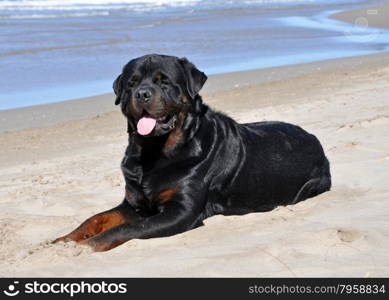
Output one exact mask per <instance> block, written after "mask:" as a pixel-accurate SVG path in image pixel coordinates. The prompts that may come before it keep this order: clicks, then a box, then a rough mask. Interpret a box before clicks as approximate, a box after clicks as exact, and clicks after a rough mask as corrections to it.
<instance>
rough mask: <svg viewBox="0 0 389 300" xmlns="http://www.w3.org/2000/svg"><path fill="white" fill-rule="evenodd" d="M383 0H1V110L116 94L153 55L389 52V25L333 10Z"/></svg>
mask: <svg viewBox="0 0 389 300" xmlns="http://www.w3.org/2000/svg"><path fill="white" fill-rule="evenodd" d="M384 2H387V1H383V0H381V1H380V0H377V1H361V0H326V1H325V0H311V1H307V0H305V1H298V0H295V1H287V0H278V1H277V0H245V1H238V0H230V1H226V0H215V1H209V0H208V1H207V0H198V1H192V0H187V1H183V0H181V1H178V0H177V1H176V0H159V1H158V0H133V1H132V0H6V1H3V0H0V109H1V110H4V109H11V108H17V107H23V106H30V105H37V104H43V103H49V102H56V101H63V100H69V99H75V98H82V97H87V96H93V95H98V94H102V93H107V92H110V91H111V87H112V81H113V79H114V78H115V77H116V76H117V75H118V74H119V73H120V71H121V68H122V66H123V65H124V64H125V63H126V62H128V61H129V60H130V59H132V58H135V57H137V56H140V55H144V54H147V53H161V54H170V55H176V56H180V57H181V56H185V57H187V58H189V59H190V60H191V61H193V62H194V63H195V64H196V65H197V66H198V67H199V68H200V69H201V70H203V71H205V72H206V73H207V74H216V73H223V72H230V71H239V70H248V69H254V68H267V67H273V66H280V65H289V64H298V63H305V62H312V61H319V60H325V59H331V58H339V57H348V56H357V55H364V54H371V53H379V52H385V51H389V31H388V30H385V29H380V28H372V27H368V26H358V23H357V25H355V24H348V23H344V22H340V21H336V20H334V19H331V18H329V16H330V15H331V14H333V13H336V12H340V11H344V10H348V9H352V8H359V7H363V6H369V5H374V4H380V3H384ZM388 17H389V16H388Z"/></svg>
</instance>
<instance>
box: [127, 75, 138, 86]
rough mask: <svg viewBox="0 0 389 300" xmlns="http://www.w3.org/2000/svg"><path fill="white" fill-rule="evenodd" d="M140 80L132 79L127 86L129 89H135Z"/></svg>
mask: <svg viewBox="0 0 389 300" xmlns="http://www.w3.org/2000/svg"><path fill="white" fill-rule="evenodd" d="M138 81H139V80H138V78H137V77H132V78H130V80H129V81H128V83H127V86H128V87H129V88H133V87H134V86H135V85H136V84H137V83H138Z"/></svg>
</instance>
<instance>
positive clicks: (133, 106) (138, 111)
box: [113, 54, 207, 137]
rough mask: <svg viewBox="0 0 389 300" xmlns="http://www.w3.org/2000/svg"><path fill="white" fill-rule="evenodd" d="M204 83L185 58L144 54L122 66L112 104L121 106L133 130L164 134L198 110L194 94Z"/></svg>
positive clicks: (203, 78)
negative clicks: (187, 115)
mask: <svg viewBox="0 0 389 300" xmlns="http://www.w3.org/2000/svg"><path fill="white" fill-rule="evenodd" d="M206 80H207V76H206V75H205V74H204V73H203V72H201V71H199V70H198V69H197V68H196V67H195V66H194V65H193V64H192V63H190V62H189V61H188V60H187V59H186V58H177V57H174V56H166V55H157V54H151V55H145V56H142V57H139V58H136V59H133V60H131V61H130V62H129V63H128V64H127V65H125V66H124V68H123V71H122V74H120V75H119V76H118V78H117V79H116V80H115V81H114V83H113V89H114V92H115V94H116V101H115V104H119V103H120V104H121V109H122V112H123V114H124V115H125V116H126V117H127V118H128V122H129V126H131V129H132V130H133V131H136V132H137V133H138V134H140V135H142V136H144V137H152V136H161V135H165V134H167V133H169V132H171V131H173V130H174V128H175V127H176V126H179V124H178V123H179V122H178V119H179V118H181V119H182V118H185V116H186V114H187V113H189V112H195V111H196V109H198V108H197V106H198V105H199V103H196V102H197V101H200V100H198V99H197V98H199V97H197V95H198V92H199V91H200V89H201V88H202V86H203V84H204V83H205V81H206ZM181 121H182V120H181ZM181 125H182V122H181Z"/></svg>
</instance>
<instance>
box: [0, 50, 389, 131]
mask: <svg viewBox="0 0 389 300" xmlns="http://www.w3.org/2000/svg"><path fill="white" fill-rule="evenodd" d="M387 61H389V52H384V53H378V54H369V55H362V56H353V57H346V58H336V59H330V60H324V61H317V62H311V63H304V64H295V65H286V66H280V67H272V68H264V69H253V70H247V71H237V72H229V73H222V74H215V75H210V76H209V77H208V80H207V82H206V84H205V86H204V88H203V89H202V90H201V91H200V94H201V95H202V96H203V97H204V98H205V101H204V102H205V103H207V97H209V96H210V97H212V95H214V94H215V93H219V92H227V91H231V90H236V89H240V88H244V87H249V86H252V85H258V84H266V83H270V82H277V81H282V80H287V79H290V78H294V77H299V76H303V75H309V74H315V73H320V72H332V71H336V70H340V69H344V70H349V71H352V70H353V69H355V68H360V67H364V66H366V67H368V66H372V65H377V66H379V65H380V64H382V63H385V62H387ZM113 111H120V109H119V107H118V106H115V105H114V94H113V93H108V94H102V95H97V96H91V97H86V98H80V99H73V100H67V101H61V102H54V103H49V104H41V105H35V106H27V107H22V108H15V109H9V110H0V133H2V132H12V131H18V130H24V129H30V128H35V127H44V126H49V125H54V124H60V123H63V122H67V121H75V120H81V119H85V118H91V117H96V116H99V115H101V114H104V113H108V112H113Z"/></svg>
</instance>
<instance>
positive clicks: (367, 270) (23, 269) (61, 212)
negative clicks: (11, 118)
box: [0, 55, 389, 277]
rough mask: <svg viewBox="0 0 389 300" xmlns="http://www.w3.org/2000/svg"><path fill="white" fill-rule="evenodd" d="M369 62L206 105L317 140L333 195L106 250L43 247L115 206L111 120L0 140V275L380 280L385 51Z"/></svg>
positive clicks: (215, 96)
mask: <svg viewBox="0 0 389 300" xmlns="http://www.w3.org/2000/svg"><path fill="white" fill-rule="evenodd" d="M376 57H377V56H376ZM378 57H381V58H380V61H381V63H380V64H370V65H369V64H364V65H360V66H356V65H354V66H353V67H349V68H346V67H345V68H338V70H332V71H325V72H317V73H311V74H305V75H304V74H303V75H301V76H295V77H294V78H289V79H287V80H279V81H274V82H267V83H262V84H255V85H249V86H247V87H243V88H235V89H233V90H229V91H219V92H216V93H211V94H208V95H207V96H206V97H204V100H205V102H208V103H209V104H211V106H213V107H214V108H216V109H218V110H222V111H224V112H227V113H228V114H230V115H231V116H232V117H234V118H235V119H236V120H238V121H239V122H250V121H259V120H282V121H287V122H293V123H296V124H298V125H301V126H302V127H303V128H305V129H306V130H308V131H310V132H312V133H314V134H315V135H317V136H318V138H319V139H320V140H321V142H322V143H323V146H324V148H325V151H326V154H327V156H328V157H329V160H330V162H331V170H332V175H333V188H332V191H330V192H327V193H325V194H322V195H320V196H318V197H315V198H312V199H309V200H307V201H304V202H301V203H298V204H297V205H293V206H287V207H278V208H276V209H275V210H273V211H271V212H267V213H253V214H249V215H245V216H231V217H224V216H214V217H212V218H209V219H208V220H206V222H205V226H203V227H201V228H197V229H195V230H192V231H189V232H186V233H183V234H179V235H176V236H172V237H167V238H158V239H150V240H132V241H129V242H127V243H126V244H124V245H122V246H120V247H118V248H115V249H113V250H112V251H109V252H105V253H91V252H90V251H89V249H86V248H83V247H80V246H77V245H75V244H72V243H68V244H64V243H61V244H56V245H51V244H49V243H48V242H47V241H49V240H51V239H53V238H56V237H57V236H59V235H62V234H64V233H67V232H68V231H69V230H71V229H73V228H74V227H75V226H77V225H78V224H79V223H80V222H81V221H83V220H84V219H85V218H87V217H89V216H90V215H92V214H94V213H97V212H100V211H103V210H105V209H108V208H111V207H113V206H114V205H116V204H118V203H119V202H120V201H121V199H122V197H123V189H124V183H123V179H122V176H121V173H120V169H119V163H120V161H121V158H122V155H123V152H124V149H125V146H126V132H125V131H126V128H125V121H124V118H123V117H122V116H121V115H120V113H119V112H110V113H104V114H101V115H99V116H97V117H93V118H89V119H83V120H78V121H69V122H66V123H62V124H56V125H50V126H47V127H41V128H33V129H28V130H23V131H15V132H6V133H2V134H0V145H1V152H0V166H1V169H0V216H1V217H0V222H1V224H0V235H1V240H0V276H41V277H43V276H48V277H50V276H57V277H58V276H91V277H99V276H107V277H110V276H122V277H127V276H129V277H137V276H145V277H148V276H151V277H159V276H169V277H177V276H190V277H191V276H211V277H213V276H221V277H234V276H316V277H317V276H337V277H340V276H351V277H364V276H371V277H373V276H389V254H388V253H389V185H388V178H389V139H388V137H389V100H388V99H389V81H388V78H389V55H381V56H378ZM111 100H113V99H110V101H111Z"/></svg>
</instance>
